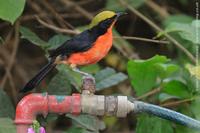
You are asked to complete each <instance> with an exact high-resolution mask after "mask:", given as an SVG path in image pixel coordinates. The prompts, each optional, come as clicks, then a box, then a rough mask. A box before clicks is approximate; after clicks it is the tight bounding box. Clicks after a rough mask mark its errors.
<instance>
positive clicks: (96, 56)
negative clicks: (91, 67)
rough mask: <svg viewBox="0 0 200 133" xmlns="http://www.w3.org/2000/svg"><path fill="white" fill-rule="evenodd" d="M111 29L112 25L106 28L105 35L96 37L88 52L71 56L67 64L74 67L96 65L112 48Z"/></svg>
mask: <svg viewBox="0 0 200 133" xmlns="http://www.w3.org/2000/svg"><path fill="white" fill-rule="evenodd" d="M112 27H113V24H112V25H111V26H110V27H109V28H108V30H107V32H106V33H105V34H103V35H101V36H100V37H98V39H97V40H96V41H95V42H94V45H93V47H92V48H90V49H89V50H88V51H85V52H78V53H74V54H71V55H70V56H69V58H68V59H67V63H69V64H75V65H88V64H94V63H97V62H98V61H99V60H101V59H102V58H103V57H104V56H106V55H107V53H108V51H109V50H110V48H111V47H112V43H113V37H112Z"/></svg>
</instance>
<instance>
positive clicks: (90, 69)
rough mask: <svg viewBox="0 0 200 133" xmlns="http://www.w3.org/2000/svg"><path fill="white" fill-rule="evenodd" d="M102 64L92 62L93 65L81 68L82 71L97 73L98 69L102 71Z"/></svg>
mask: <svg viewBox="0 0 200 133" xmlns="http://www.w3.org/2000/svg"><path fill="white" fill-rule="evenodd" d="M100 69H101V68H100V66H99V65H98V64H91V65H87V66H84V67H82V68H81V71H84V72H87V73H90V74H94V73H97V72H98V71H100Z"/></svg>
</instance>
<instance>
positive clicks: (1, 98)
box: [0, 88, 15, 125]
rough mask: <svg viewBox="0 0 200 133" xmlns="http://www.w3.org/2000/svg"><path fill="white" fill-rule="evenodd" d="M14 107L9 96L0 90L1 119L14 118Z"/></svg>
mask: <svg viewBox="0 0 200 133" xmlns="http://www.w3.org/2000/svg"><path fill="white" fill-rule="evenodd" d="M14 113H15V110H14V107H13V104H12V102H11V100H10V98H9V97H8V95H7V94H6V93H5V92H4V91H3V90H2V89H1V88H0V117H10V118H13V117H14ZM0 125H1V124H0Z"/></svg>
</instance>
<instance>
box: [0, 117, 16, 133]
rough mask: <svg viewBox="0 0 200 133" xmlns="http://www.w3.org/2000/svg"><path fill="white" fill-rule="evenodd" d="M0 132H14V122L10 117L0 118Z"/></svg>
mask: <svg viewBox="0 0 200 133" xmlns="http://www.w3.org/2000/svg"><path fill="white" fill-rule="evenodd" d="M0 123H1V124H0V133H16V128H15V125H14V122H13V120H12V119H10V118H0Z"/></svg>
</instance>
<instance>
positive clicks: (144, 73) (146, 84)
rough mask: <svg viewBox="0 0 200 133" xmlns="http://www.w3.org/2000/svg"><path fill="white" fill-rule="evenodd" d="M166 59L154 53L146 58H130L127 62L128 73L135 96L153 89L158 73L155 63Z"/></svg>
mask: <svg viewBox="0 0 200 133" xmlns="http://www.w3.org/2000/svg"><path fill="white" fill-rule="evenodd" d="M167 61H168V59H167V58H166V57H165V56H159V55H156V56H154V57H152V58H150V59H148V60H130V61H129V62H128V65H127V71H128V75H129V77H130V80H131V84H132V86H133V87H134V88H135V91H136V94H137V96H140V95H142V94H144V93H146V92H148V91H149V90H151V89H153V87H154V86H155V85H156V79H157V77H158V75H159V73H158V72H157V67H156V65H157V64H160V63H165V62H167Z"/></svg>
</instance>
